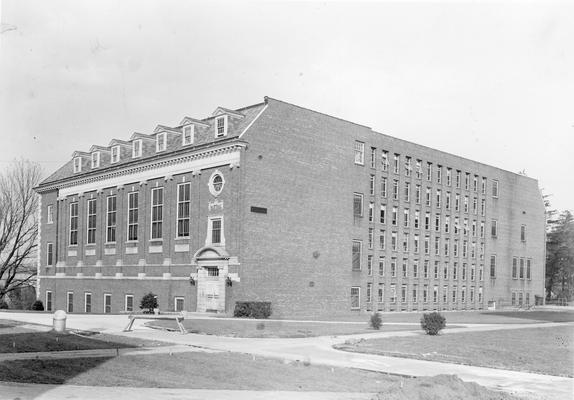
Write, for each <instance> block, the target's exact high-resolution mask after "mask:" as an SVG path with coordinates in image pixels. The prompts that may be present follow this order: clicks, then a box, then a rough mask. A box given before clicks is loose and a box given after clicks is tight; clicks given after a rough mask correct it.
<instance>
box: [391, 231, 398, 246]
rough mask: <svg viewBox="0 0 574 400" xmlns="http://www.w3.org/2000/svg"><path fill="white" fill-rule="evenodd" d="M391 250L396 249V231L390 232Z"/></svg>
mask: <svg viewBox="0 0 574 400" xmlns="http://www.w3.org/2000/svg"><path fill="white" fill-rule="evenodd" d="M391 250H392V251H397V232H391Z"/></svg>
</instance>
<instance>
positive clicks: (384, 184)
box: [381, 178, 387, 197]
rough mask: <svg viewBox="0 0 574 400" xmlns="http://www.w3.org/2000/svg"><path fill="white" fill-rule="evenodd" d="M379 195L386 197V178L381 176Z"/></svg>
mask: <svg viewBox="0 0 574 400" xmlns="http://www.w3.org/2000/svg"><path fill="white" fill-rule="evenodd" d="M381 197H387V178H381Z"/></svg>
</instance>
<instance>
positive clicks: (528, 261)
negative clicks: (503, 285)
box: [526, 258, 532, 280]
mask: <svg viewBox="0 0 574 400" xmlns="http://www.w3.org/2000/svg"><path fill="white" fill-rule="evenodd" d="M531 264H532V260H531V259H530V258H529V259H527V260H526V279H528V280H530V279H532V275H531V272H530V271H531Z"/></svg>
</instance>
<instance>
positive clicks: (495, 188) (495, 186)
mask: <svg viewBox="0 0 574 400" xmlns="http://www.w3.org/2000/svg"><path fill="white" fill-rule="evenodd" d="M492 197H494V198H498V181H497V180H493V181H492Z"/></svg>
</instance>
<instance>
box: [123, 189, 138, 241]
mask: <svg viewBox="0 0 574 400" xmlns="http://www.w3.org/2000/svg"><path fill="white" fill-rule="evenodd" d="M133 196H136V197H137V200H138V201H137V203H136V206H135V207H131V198H132V197H133ZM133 214H135V215H136V216H137V218H135V222H133V221H132V220H131V216H132V215H133ZM126 220H127V221H126V222H127V231H126V235H127V241H128V242H137V240H138V229H139V192H129V193H128V213H127V218H126ZM131 227H135V239H132V238H130V228H131Z"/></svg>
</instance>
